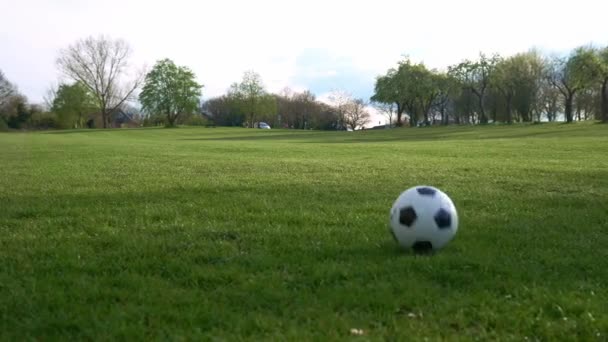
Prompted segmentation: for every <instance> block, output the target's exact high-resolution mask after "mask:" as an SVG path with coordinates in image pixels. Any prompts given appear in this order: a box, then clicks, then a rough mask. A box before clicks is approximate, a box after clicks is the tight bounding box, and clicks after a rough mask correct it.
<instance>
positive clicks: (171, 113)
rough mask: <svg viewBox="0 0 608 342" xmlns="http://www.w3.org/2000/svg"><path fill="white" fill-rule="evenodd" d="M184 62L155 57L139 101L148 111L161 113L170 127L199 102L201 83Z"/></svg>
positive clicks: (195, 107)
mask: <svg viewBox="0 0 608 342" xmlns="http://www.w3.org/2000/svg"><path fill="white" fill-rule="evenodd" d="M195 78H196V77H195V75H194V73H193V72H192V71H191V70H190V69H189V68H188V67H185V66H177V65H175V63H174V62H173V61H172V60H170V59H163V60H160V61H158V62H157V63H156V64H155V65H154V67H153V68H152V70H151V71H150V72H149V73H148V74H147V75H146V78H145V81H144V86H143V89H142V92H141V94H140V95H139V101H140V102H141V104H142V109H143V110H144V111H146V112H148V113H149V114H162V115H165V116H166V118H167V125H168V126H170V127H173V126H175V125H176V124H177V122H178V120H179V119H180V116H183V115H188V114H191V113H193V112H195V111H196V110H197V109H198V106H199V98H200V96H201V88H202V87H203V86H202V85H200V84H198V83H197V82H196V81H195Z"/></svg>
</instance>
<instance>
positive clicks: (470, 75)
mask: <svg viewBox="0 0 608 342" xmlns="http://www.w3.org/2000/svg"><path fill="white" fill-rule="evenodd" d="M499 61H500V56H498V55H493V56H491V57H486V55H485V54H483V53H482V54H480V56H479V60H478V61H475V62H472V61H469V60H465V61H463V62H462V63H460V64H458V65H456V66H452V67H450V68H449V74H450V75H451V76H452V77H454V78H456V79H458V80H459V81H460V83H461V84H462V86H463V87H465V88H467V89H469V90H470V91H471V92H472V93H473V94H474V95H475V96H476V97H477V104H478V110H479V121H480V123H482V124H485V123H487V122H488V117H487V115H486V111H485V102H484V101H485V99H486V94H487V91H488V87H489V86H490V79H491V77H492V74H493V73H494V70H495V68H496V64H497V63H498V62H499Z"/></svg>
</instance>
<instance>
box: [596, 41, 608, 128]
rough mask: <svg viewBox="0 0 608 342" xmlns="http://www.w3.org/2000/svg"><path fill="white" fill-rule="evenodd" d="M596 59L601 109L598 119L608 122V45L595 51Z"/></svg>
mask: <svg viewBox="0 0 608 342" xmlns="http://www.w3.org/2000/svg"><path fill="white" fill-rule="evenodd" d="M597 61H598V64H599V65H598V67H599V81H600V84H601V87H600V98H601V110H600V119H601V120H602V122H604V123H608V46H606V47H604V48H603V49H601V50H599V51H598V52H597Z"/></svg>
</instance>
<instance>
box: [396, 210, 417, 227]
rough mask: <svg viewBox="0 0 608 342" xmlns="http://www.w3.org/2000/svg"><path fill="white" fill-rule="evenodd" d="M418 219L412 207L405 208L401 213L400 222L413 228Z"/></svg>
mask: <svg viewBox="0 0 608 342" xmlns="http://www.w3.org/2000/svg"><path fill="white" fill-rule="evenodd" d="M417 218H418V216H417V215H416V211H415V210H414V208H412V207H407V208H403V209H401V210H400V211H399V222H400V223H401V224H402V225H405V226H408V227H411V226H412V224H414V221H416V219H417Z"/></svg>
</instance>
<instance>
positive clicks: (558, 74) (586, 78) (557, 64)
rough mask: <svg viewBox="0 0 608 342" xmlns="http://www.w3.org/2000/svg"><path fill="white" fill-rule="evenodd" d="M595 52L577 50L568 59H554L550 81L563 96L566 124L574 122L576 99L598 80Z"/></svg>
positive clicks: (549, 75) (585, 49) (586, 49)
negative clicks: (579, 93)
mask: <svg viewBox="0 0 608 342" xmlns="http://www.w3.org/2000/svg"><path fill="white" fill-rule="evenodd" d="M593 60H594V52H593V51H592V50H591V49H588V48H583V47H581V48H577V49H576V50H575V51H573V53H572V54H571V55H570V56H569V57H568V58H560V57H556V58H553V60H552V61H551V65H550V69H549V73H548V76H547V77H548V79H549V81H550V82H551V84H553V86H554V87H556V88H557V89H558V90H559V92H560V94H561V95H562V98H563V101H564V114H565V116H566V122H572V121H573V118H574V117H573V105H574V97H575V95H576V94H577V93H578V92H580V91H581V90H583V89H585V88H587V87H589V86H590V85H591V84H593V83H594V82H595V80H596V79H597V74H596V72H597V70H596V68H595V67H594V62H593Z"/></svg>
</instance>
